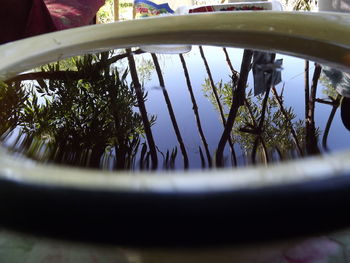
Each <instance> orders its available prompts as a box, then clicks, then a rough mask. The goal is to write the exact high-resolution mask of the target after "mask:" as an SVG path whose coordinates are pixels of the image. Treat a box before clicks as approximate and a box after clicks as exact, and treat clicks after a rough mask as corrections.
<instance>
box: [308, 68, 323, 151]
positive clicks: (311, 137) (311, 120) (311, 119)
mask: <svg viewBox="0 0 350 263" xmlns="http://www.w3.org/2000/svg"><path fill="white" fill-rule="evenodd" d="M321 70H322V67H321V66H320V65H319V64H316V65H315V71H314V75H313V78H312V85H311V92H310V98H309V108H308V115H307V119H306V151H307V153H308V154H318V153H320V149H319V148H318V146H317V143H318V142H317V136H316V127H315V102H316V91H317V83H318V80H319V78H320V75H321Z"/></svg>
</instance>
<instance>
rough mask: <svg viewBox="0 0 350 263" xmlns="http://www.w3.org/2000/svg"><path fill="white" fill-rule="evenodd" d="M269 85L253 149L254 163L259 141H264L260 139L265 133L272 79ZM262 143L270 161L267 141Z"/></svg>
mask: <svg viewBox="0 0 350 263" xmlns="http://www.w3.org/2000/svg"><path fill="white" fill-rule="evenodd" d="M268 85H269V87H268V88H267V90H266V93H265V97H264V100H263V105H262V109H261V117H260V120H259V124H258V129H257V132H258V134H259V136H258V138H256V140H255V142H254V146H253V151H252V161H253V164H255V163H256V152H257V149H258V146H259V143H262V140H260V138H261V137H262V133H263V126H264V122H265V115H266V108H267V101H268V98H269V95H270V90H271V88H272V84H271V81H270V83H269V84H268ZM262 145H263V151H264V155H265V160H266V162H269V159H268V156H267V149H266V146H265V143H264V144H262Z"/></svg>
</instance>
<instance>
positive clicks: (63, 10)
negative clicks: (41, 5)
mask: <svg viewBox="0 0 350 263" xmlns="http://www.w3.org/2000/svg"><path fill="white" fill-rule="evenodd" d="M44 2H45V4H46V6H47V8H48V10H49V12H50V14H51V17H52V20H53V22H54V24H55V26H56V28H57V30H63V29H68V28H73V27H79V26H84V25H89V24H90V23H91V22H92V20H93V18H94V17H95V15H96V13H97V11H98V10H99V9H100V7H101V6H103V5H104V3H105V0H44Z"/></svg>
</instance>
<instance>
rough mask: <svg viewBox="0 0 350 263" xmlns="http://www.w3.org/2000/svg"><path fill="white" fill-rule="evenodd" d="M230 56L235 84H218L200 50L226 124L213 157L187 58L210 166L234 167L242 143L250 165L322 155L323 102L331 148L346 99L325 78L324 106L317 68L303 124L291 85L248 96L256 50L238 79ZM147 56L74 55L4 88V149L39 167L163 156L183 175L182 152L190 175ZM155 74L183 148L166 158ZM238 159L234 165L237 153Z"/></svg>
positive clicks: (129, 164) (115, 165)
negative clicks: (287, 95)
mask: <svg viewBox="0 0 350 263" xmlns="http://www.w3.org/2000/svg"><path fill="white" fill-rule="evenodd" d="M223 52H224V54H225V60H226V61H225V60H223V63H226V64H227V66H228V67H229V69H230V71H231V75H232V76H231V80H230V81H229V82H227V83H223V82H222V81H220V82H218V83H214V81H213V76H212V73H211V70H210V68H209V64H208V62H207V61H206V57H205V54H204V50H203V49H202V48H200V55H201V58H202V60H201V61H202V63H203V65H204V67H205V70H206V73H207V75H208V78H207V79H206V80H205V83H204V85H203V90H204V91H205V95H206V96H207V97H208V98H209V99H210V101H211V102H212V103H213V105H215V107H216V109H217V110H218V112H219V113H220V119H221V122H222V124H223V126H224V131H223V133H222V134H220V135H221V137H220V141H219V143H218V145H217V148H216V151H215V152H210V150H209V145H208V143H207V140H206V137H205V131H203V129H202V124H201V119H200V116H199V112H198V106H197V102H196V98H195V96H194V92H193V90H192V84H191V79H190V74H189V70H188V68H187V64H186V61H185V59H184V56H182V55H180V62H181V65H180V66H182V69H183V72H184V76H185V80H186V84H187V89H188V91H189V96H190V98H191V102H192V108H193V113H194V117H195V120H196V124H197V129H198V132H199V136H200V138H201V141H202V147H203V148H202V147H201V146H198V149H199V157H198V158H200V159H201V163H202V167H205V166H209V167H212V166H215V165H216V166H218V167H220V166H224V165H227V163H225V158H226V156H224V148H225V145H226V142H229V145H230V146H232V148H233V145H236V146H237V145H239V146H240V147H241V151H242V152H243V154H244V158H245V162H247V163H268V162H273V161H277V160H285V159H290V158H296V157H300V156H305V155H309V154H315V153H319V152H320V149H319V148H318V146H317V145H318V139H319V138H318V137H319V130H318V128H317V127H316V125H315V105H316V103H325V104H330V105H332V110H331V112H330V116H329V119H328V122H327V125H326V128H325V131H324V135H323V141H322V142H323V147H324V149H325V150H327V149H328V148H327V137H328V134H329V130H330V127H331V124H332V120H333V118H334V115H335V112H336V110H337V108H338V107H339V105H340V101H341V96H340V95H338V94H337V93H336V92H334V88H332V87H331V85H330V84H329V83H328V82H327V79H326V78H324V77H321V83H322V84H323V86H326V92H327V96H328V99H327V100H324V99H318V98H316V91H317V83H318V82H319V78H320V73H321V67H320V66H319V65H316V67H315V71H314V72H313V77H312V79H309V63H308V62H307V63H306V64H305V89H304V91H305V119H304V118H303V120H296V116H295V114H294V111H293V108H291V107H286V106H285V104H284V95H283V90H284V87H283V88H282V91H280V92H277V90H276V89H275V87H274V85H273V84H272V82H271V81H270V83H269V84H268V85H267V86H268V89H267V90H266V92H264V94H262V95H259V96H256V97H254V96H253V95H252V92H251V91H248V92H247V91H246V90H247V88H248V84H247V78H248V74H249V72H250V70H251V68H252V56H253V52H252V51H250V50H245V52H244V54H243V58H242V63H241V69H240V72H237V71H236V70H235V69H234V68H233V66H232V63H231V61H230V58H229V54H228V52H227V50H226V49H225V48H224V49H223ZM140 53H141V51H140V50H135V51H131V50H127V52H123V53H102V54H98V55H87V56H82V57H75V58H71V59H67V60H65V61H61V62H59V63H53V64H50V65H47V66H45V67H43V68H41V69H40V70H36V71H33V72H29V73H23V74H21V75H18V76H17V77H15V78H13V79H12V80H9V81H7V82H6V83H1V84H0V85H1V90H0V109H1V112H0V121H1V125H0V133H1V136H2V138H5V144H6V143H7V144H10V143H11V144H12V145H14V147H13V148H14V149H17V150H23V152H25V153H26V155H27V156H30V157H32V158H34V159H41V160H44V161H53V162H56V163H65V164H72V165H73V164H74V165H79V166H88V167H102V168H105V169H136V167H139V168H140V169H156V168H157V167H158V162H159V161H158V157H159V156H160V155H162V157H163V161H164V164H163V166H164V168H165V169H175V162H176V158H177V157H178V155H180V154H182V157H183V161H184V168H187V167H189V166H190V164H189V161H188V157H187V152H186V145H185V143H184V140H183V138H182V136H181V133H180V130H181V127H179V126H178V123H177V120H176V118H175V112H174V110H173V108H172V103H171V99H170V97H169V95H168V92H167V90H166V89H165V83H164V79H163V73H162V70H161V67H160V65H159V62H158V57H157V56H156V55H152V60H147V61H142V58H140V59H135V58H134V55H137V54H140ZM272 59H273V60H274V57H272ZM121 61H122V62H121ZM117 62H118V63H117ZM119 62H120V63H119ZM271 62H273V61H271ZM127 68H128V69H127ZM154 70H155V73H157V75H158V80H159V83H160V86H161V88H162V91H163V97H164V100H165V102H166V105H167V107H168V114H169V117H170V120H171V121H172V125H173V128H174V131H175V134H176V137H177V141H178V145H179V154H178V151H177V150H178V149H177V147H175V148H173V149H168V150H167V152H166V153H162V152H160V151H159V149H158V148H157V146H156V143H155V141H154V139H153V135H152V130H151V126H152V124H153V123H154V122H155V118H154V116H149V115H148V114H147V110H146V106H145V99H146V96H147V93H146V92H145V91H144V88H143V87H144V85H143V82H145V81H147V79H148V77H149V76H150V75H151V74H152V73H153V71H154ZM130 79H131V83H130V84H128V83H127V80H130ZM310 82H311V83H310ZM327 83H328V84H327ZM182 88H184V87H182ZM135 109H138V110H139V111H137V112H136V111H135ZM165 114H166V113H165ZM220 135H219V136H220ZM6 138H7V140H6ZM230 142H231V143H230ZM214 146H216V145H214ZM202 149H203V150H202ZM236 150H237V147H236ZM230 154H231V155H230V157H231V159H232V163H233V164H235V161H234V160H235V153H234V151H232V152H231V153H230Z"/></svg>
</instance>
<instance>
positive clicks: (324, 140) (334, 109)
mask: <svg viewBox="0 0 350 263" xmlns="http://www.w3.org/2000/svg"><path fill="white" fill-rule="evenodd" d="M340 99H341V95H339V94H338V95H337V97H336V99H335V100H332V104H333V106H332V110H331V113H330V114H329V117H328V120H327V124H326V128H325V130H324V133H323V137H322V146H323V148H324V149H325V151H327V152H328V151H329V148H328V145H327V140H328V134H329V130H330V129H331V126H332V122H333V119H334V116H335V113H336V112H337V110H338V107H339V104H340Z"/></svg>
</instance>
